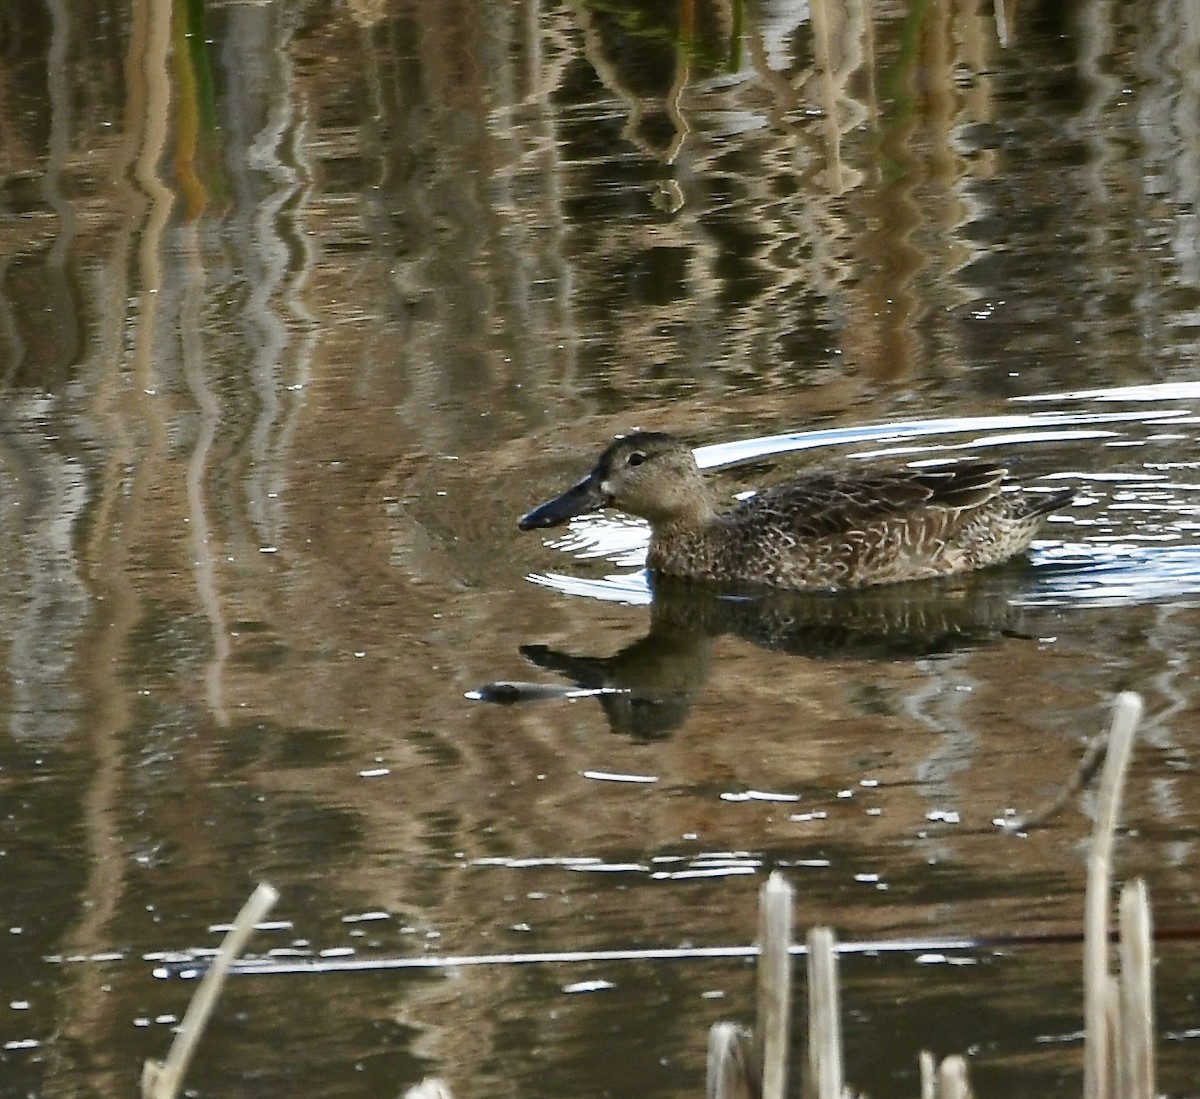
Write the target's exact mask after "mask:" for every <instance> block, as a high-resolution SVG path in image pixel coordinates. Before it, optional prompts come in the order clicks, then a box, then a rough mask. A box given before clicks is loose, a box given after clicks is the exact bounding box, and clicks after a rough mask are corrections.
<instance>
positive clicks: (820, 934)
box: [806, 927, 845, 1099]
mask: <svg viewBox="0 0 1200 1099" xmlns="http://www.w3.org/2000/svg"><path fill="white" fill-rule="evenodd" d="M841 1015H842V1012H841V994H840V992H839V990H838V975H837V946H836V943H835V941H834V937H833V932H832V931H831V930H830V929H829V928H827V927H814V928H813V929H812V930H811V931H810V932H809V933H808V1028H809V1029H808V1069H809V1079H808V1081H807V1084H808V1086H807V1089H806V1093H807V1094H808V1095H810V1096H814V1097H815V1099H842V1095H843V1093H844V1091H845V1069H844V1067H843V1065H842V1023H841Z"/></svg>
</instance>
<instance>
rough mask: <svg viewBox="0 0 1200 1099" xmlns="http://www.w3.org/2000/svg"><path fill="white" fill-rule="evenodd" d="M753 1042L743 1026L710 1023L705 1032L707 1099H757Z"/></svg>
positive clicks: (751, 1036)
mask: <svg viewBox="0 0 1200 1099" xmlns="http://www.w3.org/2000/svg"><path fill="white" fill-rule="evenodd" d="M753 1042H754V1036H753V1035H752V1034H751V1033H750V1031H748V1030H746V1028H745V1027H740V1026H738V1025H737V1024H736V1023H713V1025H712V1028H711V1029H710V1030H709V1032H708V1085H707V1089H706V1094H707V1096H708V1099H757V1096H758V1095H759V1088H758V1081H757V1079H756V1078H755V1073H754V1070H753V1068H752V1067H751V1063H752V1061H753V1057H754V1053H753V1049H752V1046H753Z"/></svg>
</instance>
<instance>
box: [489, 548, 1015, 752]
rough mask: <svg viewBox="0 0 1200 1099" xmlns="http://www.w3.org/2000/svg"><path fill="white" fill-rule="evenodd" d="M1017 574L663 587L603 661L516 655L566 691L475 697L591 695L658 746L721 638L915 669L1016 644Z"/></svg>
mask: <svg viewBox="0 0 1200 1099" xmlns="http://www.w3.org/2000/svg"><path fill="white" fill-rule="evenodd" d="M1030 574H1031V570H1030V569H1029V568H1028V567H1027V566H1022V565H1020V564H1016V565H1012V566H1008V567H1005V568H1003V569H997V570H992V571H990V572H987V573H978V574H973V575H971V576H968V577H964V578H956V579H953V580H934V581H924V582H920V583H913V584H897V585H889V586H886V587H877V588H869V589H865V590H863V591H857V592H778V591H764V590H763V589H740V590H739V589H731V588H721V587H716V586H714V585H710V584H698V583H689V582H687V581H680V580H672V579H668V578H665V577H657V578H654V579H653V580H652V582H651V592H652V596H653V600H652V602H651V607H650V628H649V631H648V632H647V633H646V634H645V636H643V637H640V638H638V639H637V640H636V641H633V642H631V643H630V644H628V645H626V646H625V647H624V648H622V649H620V650H619V651H617V652H615V653H613V654H611V655H607V656H598V655H588V654H581V653H572V652H566V651H563V650H560V649H554V648H551V647H550V646H548V645H538V644H526V645H522V646H521V647H520V653H521V655H522V656H523V657H524V658H525V660H526V661H528V662H529V663H530V664H531V665H533V666H534V667H536V668H540V669H544V670H546V671H552V672H555V673H557V674H558V675H560V676H562V677H563V678H565V679H567V680H569V681H570V686H565V685H550V684H545V683H523V682H514V681H499V682H493V683H488V684H485V685H484V686H482V687H480V688H479V689H478V690H476V691H472V692H470V695H469V696H468V697H471V698H473V699H477V700H480V701H485V702H494V703H502V704H513V703H520V702H532V701H545V700H547V699H553V698H559V699H561V698H580V697H595V698H596V700H597V701H598V702H599V704H600V706H601V707H602V708H603V710H604V713H605V716H606V718H607V719H608V723H609V726H610V727H611V729H612V731H613V732H615V733H619V734H621V735H624V736H629V737H632V738H633V739H635V740H641V741H649V740H658V739H662V738H664V737H667V736H669V735H670V734H671V733H673V732H674V731H675V730H676V729H678V728H679V727H680V726H682V725H683V723H684V722H685V720H686V719H687V716H688V713H689V712H690V710H691V708H692V706H693V704H694V703H695V702H696V700H697V699H698V698H699V696H700V694H701V693H702V692H703V690H704V686H705V684H706V683H707V681H708V676H709V670H710V667H711V663H712V659H713V651H714V647H715V642H716V640H717V639H718V638H720V637H724V636H733V637H737V638H740V639H742V640H745V641H749V642H751V643H752V644H754V645H756V646H758V647H759V648H762V649H766V650H769V651H771V652H777V653H787V654H790V655H793V656H796V657H800V658H806V659H809V660H828V659H839V660H863V661H869V660H915V659H920V658H928V657H931V656H938V655H941V654H947V653H951V652H957V651H961V650H963V649H969V648H978V647H980V646H982V645H987V644H991V643H993V642H995V641H996V640H998V639H999V638H1001V637H1006V636H1008V637H1011V636H1014V635H1019V634H1020V629H1019V626H1020V623H1021V617H1022V616H1021V610H1020V608H1019V606H1017V605H1016V603H1017V602H1018V600H1017V599H1016V598H1015V597H1016V596H1017V595H1018V593H1019V592H1020V591H1021V590H1022V589H1024V588H1025V587H1028V585H1029V582H1030Z"/></svg>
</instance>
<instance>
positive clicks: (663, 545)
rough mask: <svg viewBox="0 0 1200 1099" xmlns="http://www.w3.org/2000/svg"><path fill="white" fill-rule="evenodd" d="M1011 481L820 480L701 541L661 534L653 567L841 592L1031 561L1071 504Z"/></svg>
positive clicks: (944, 476) (995, 472) (966, 469)
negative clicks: (1004, 488)
mask: <svg viewBox="0 0 1200 1099" xmlns="http://www.w3.org/2000/svg"><path fill="white" fill-rule="evenodd" d="M1004 476H1005V470H1004V469H1003V467H1000V466H993V465H987V464H983V463H966V464H962V465H955V466H945V467H937V468H933V469H905V470H897V471H894V472H884V473H875V474H869V475H867V476H863V477H839V476H836V475H831V474H813V475H809V476H805V477H801V478H799V479H797V480H795V481H792V482H790V483H788V484H785V485H780V486H778V487H776V488H773V489H769V490H767V491H765V492H763V493H760V494H758V495H756V496H753V497H751V498H749V499H747V500H744V501H742V502H740V503H738V504H736V505H735V506H734V507H733V508H731V509H730V510H729V511H727V512H725V513H723V514H721V515H718V516H717V517H716V519H714V520H713V521H712V522H711V523H709V524H708V525H707V526H705V527H704V528H703V529H697V530H693V531H688V532H681V531H676V532H663V536H659V537H656V538H655V539H654V540H653V541H652V543H651V552H650V565H651V567H652V568H655V569H657V570H659V571H662V572H666V573H669V574H673V575H683V576H693V577H696V578H699V579H710V580H719V581H732V582H737V581H748V582H750V583H761V584H769V585H772V586H776V587H784V588H796V589H803V588H838V587H862V586H866V585H870V584H886V583H892V582H894V581H901V580H918V579H925V578H929V577H934V576H944V575H948V574H951V573H956V572H966V571H970V570H972V569H978V568H983V567H985V566H987V565H991V564H994V563H996V562H998V561H1002V560H1004V559H1005V558H1007V557H1011V556H1012V555H1013V554H1016V553H1019V552H1021V551H1022V550H1024V549H1026V548H1027V547H1028V545H1029V543H1030V542H1031V541H1032V540H1033V537H1034V534H1035V533H1036V530H1037V526H1038V522H1039V520H1040V519H1041V517H1042V516H1043V515H1044V514H1046V512H1048V511H1049V510H1050V509H1051V508H1053V507H1055V506H1057V505H1058V504H1059V503H1061V502H1062V500H1063V498H1064V497H1063V496H1057V495H1056V496H1054V497H1040V498H1037V499H1034V498H1030V497H1027V496H1023V495H1021V494H1019V493H1006V494H1001V492H1000V484H1001V482H1002V481H1003V479H1004Z"/></svg>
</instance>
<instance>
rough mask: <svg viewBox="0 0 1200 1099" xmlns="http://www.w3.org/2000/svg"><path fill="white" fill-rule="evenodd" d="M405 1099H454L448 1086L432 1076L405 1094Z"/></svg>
mask: <svg viewBox="0 0 1200 1099" xmlns="http://www.w3.org/2000/svg"><path fill="white" fill-rule="evenodd" d="M404 1099H454V1096H453V1095H451V1094H450V1089H449V1088H448V1087H447V1086H446V1084H445V1083H444V1082H443V1081H441V1080H439V1079H437V1078H436V1077H433V1076H430V1077H429V1078H427V1079H425V1080H422V1081H421V1082H420V1083H419V1084H416V1085H414V1086H413V1087H411V1088H409V1089H408V1091H406V1092H405V1093H404Z"/></svg>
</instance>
